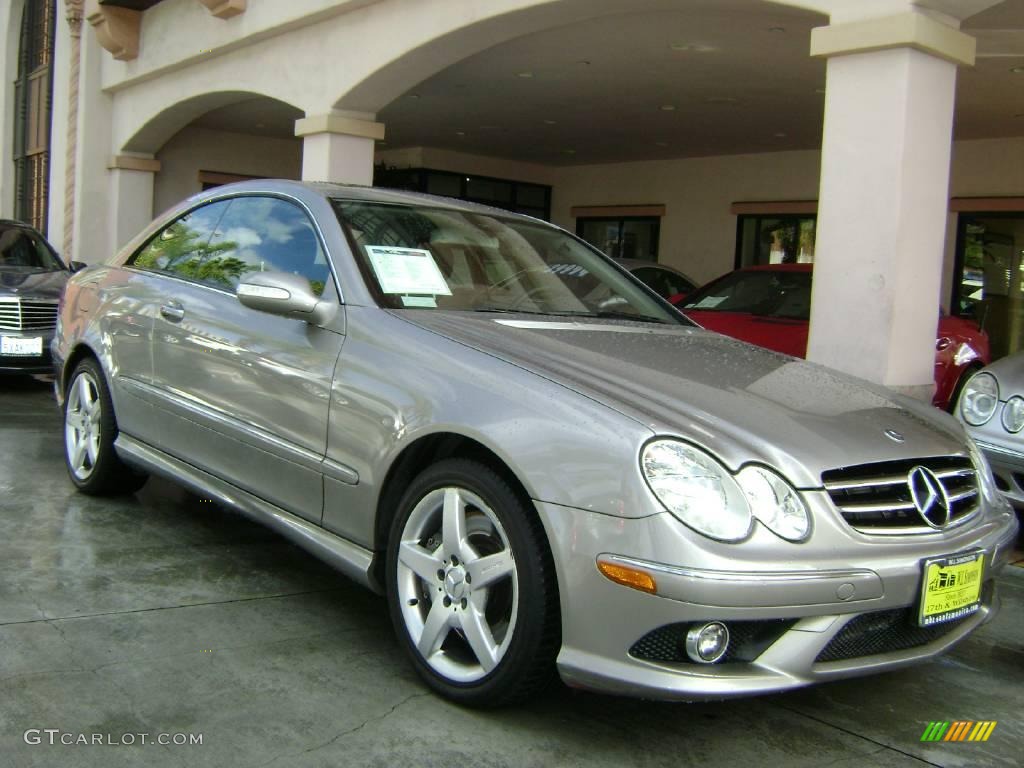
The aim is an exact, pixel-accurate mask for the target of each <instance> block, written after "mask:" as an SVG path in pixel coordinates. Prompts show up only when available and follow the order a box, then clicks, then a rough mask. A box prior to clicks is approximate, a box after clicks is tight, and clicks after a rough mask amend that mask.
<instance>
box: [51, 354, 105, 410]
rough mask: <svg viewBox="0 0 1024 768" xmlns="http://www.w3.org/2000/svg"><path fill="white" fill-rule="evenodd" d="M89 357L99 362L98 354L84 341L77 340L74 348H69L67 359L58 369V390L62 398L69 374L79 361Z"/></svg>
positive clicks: (66, 389) (64, 394) (66, 387)
mask: <svg viewBox="0 0 1024 768" xmlns="http://www.w3.org/2000/svg"><path fill="white" fill-rule="evenodd" d="M89 357H91V358H92V359H93V360H95V361H96V362H97V363H100V358H99V355H97V354H96V352H95V351H94V350H93V348H92V347H90V346H89V345H88V344H86V343H85V342H79V343H78V344H77V345H75V347H74V349H72V350H71V353H70V354H69V355H68V356H67V359H65V360H64V367H63V368H62V369H61V371H60V391H61V397H62V398H63V397H65V396H66V394H67V391H68V380H69V379H70V378H71V374H72V373H74V370H75V368H77V367H78V364H79V363H80V362H82V361H83V360H85V359H86V358H89ZM102 365H103V364H102V363H100V367H101V368H102Z"/></svg>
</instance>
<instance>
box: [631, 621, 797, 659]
mask: <svg viewBox="0 0 1024 768" xmlns="http://www.w3.org/2000/svg"><path fill="white" fill-rule="evenodd" d="M704 623H705V622H696V623H694V624H666V625H665V626H663V627H658V628H657V629H655V630H652V631H650V632H648V633H647V634H646V635H644V636H643V637H641V638H640V639H639V640H637V641H636V642H635V643H633V647H632V648H630V649H629V655H630V656H632V657H633V658H635V659H642V660H644V661H668V662H674V663H679V662H686V663H690V664H692V663H694V662H693V660H692V659H690V657H689V656H687V655H686V633H687V632H688V631H689V630H690V628H691V627H698V626H701V625H702V624H704ZM722 623H723V624H725V626H726V627H728V629H729V647H728V648H727V649H726V652H725V655H724V656H723V657H722V658H721V659H719V660H718V661H717V662H715V663H716V664H723V663H727V662H750V661H753V660H754V659H756V658H757V657H758V656H760V655H761V654H762V653H764V651H765V650H766V649H767V648H768V646H770V645H771V644H772V643H774V642H775V641H776V640H778V639H779V638H780V637H782V635H783V634H785V633H786V632H787V631H788V630H789V628H790V627H792V626H793V625H794V624H795V623H796V620H795V619H769V620H765V621H726V622H722Z"/></svg>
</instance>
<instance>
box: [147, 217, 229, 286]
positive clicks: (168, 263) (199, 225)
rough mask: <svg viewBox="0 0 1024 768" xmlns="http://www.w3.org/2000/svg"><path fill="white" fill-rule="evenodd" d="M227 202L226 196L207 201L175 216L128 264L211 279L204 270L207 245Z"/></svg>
mask: <svg viewBox="0 0 1024 768" xmlns="http://www.w3.org/2000/svg"><path fill="white" fill-rule="evenodd" d="M229 203H230V201H227V200H221V201H219V202H216V203H210V204H209V205H204V206H202V207H201V208H196V209H194V210H192V211H189V212H188V213H186V214H185V215H184V216H181V217H179V218H177V219H175V220H174V221H173V222H171V223H170V224H168V225H167V226H166V227H164V228H163V229H162V230H160V232H158V233H157V235H156V236H155V237H154V238H153V239H152V240H150V241H149V242H148V243H146V245H145V246H144V247H143V248H142V249H141V250H140V251H138V252H137V253H136V254H135V255H134V256H132V257H131V258H130V259H129V260H128V262H127V265H128V266H132V267H137V268H139V269H148V270H152V271H154V272H164V273H166V274H169V275H173V276H175V277H181V278H184V279H186V280H196V281H199V282H210V281H209V280H207V279H206V278H205V276H204V274H203V265H204V263H205V262H206V260H207V255H208V251H207V246H208V244H209V242H210V238H211V237H212V236H213V233H214V230H215V229H216V228H217V223H218V222H219V221H220V219H221V217H223V215H224V213H225V212H226V211H227V209H228V205H229ZM221 287H223V286H221Z"/></svg>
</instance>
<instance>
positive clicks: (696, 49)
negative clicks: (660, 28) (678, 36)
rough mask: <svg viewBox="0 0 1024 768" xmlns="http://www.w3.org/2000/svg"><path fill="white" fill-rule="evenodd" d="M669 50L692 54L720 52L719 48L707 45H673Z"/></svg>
mask: <svg viewBox="0 0 1024 768" xmlns="http://www.w3.org/2000/svg"><path fill="white" fill-rule="evenodd" d="M669 48H671V49H672V50H673V51H689V52H691V53H711V52H712V51H717V50H718V47H717V46H714V45H707V44H705V43H672V45H670V46H669Z"/></svg>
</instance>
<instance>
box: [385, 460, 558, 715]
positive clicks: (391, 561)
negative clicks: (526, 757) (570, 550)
mask: <svg viewBox="0 0 1024 768" xmlns="http://www.w3.org/2000/svg"><path fill="white" fill-rule="evenodd" d="M387 587H388V597H389V603H390V608H391V618H392V622H393V623H394V626H395V631H396V632H397V633H398V636H399V639H400V641H402V644H403V645H404V646H405V648H406V650H407V652H408V653H409V655H410V657H411V658H412V661H413V664H414V665H415V667H416V670H417V671H418V672H419V674H420V675H421V676H422V677H423V679H424V680H425V681H426V682H427V684H428V685H430V687H431V688H433V689H434V690H435V691H437V692H438V693H440V694H442V695H443V696H446V697H447V698H450V699H452V700H454V701H457V702H460V703H463V704H471V705H475V706H483V707H494V706H502V705H506V704H510V703H513V702H515V701H519V700H522V699H523V698H525V697H526V696H528V695H529V694H530V693H532V692H534V691H536V690H538V689H539V688H540V687H541V686H543V685H544V684H546V683H547V682H548V680H549V679H550V677H551V673H552V671H553V669H554V659H555V655H556V653H557V651H558V644H559V618H558V594H557V587H556V585H555V578H554V568H553V565H552V562H551V555H550V552H549V550H548V548H547V542H546V539H545V538H544V533H543V529H542V528H541V525H540V522H539V520H538V519H537V517H536V512H535V511H534V510H533V509H532V507H531V506H530V505H529V502H528V501H526V500H524V499H522V498H520V495H518V494H517V493H515V491H513V490H512V488H511V487H510V486H509V484H508V483H507V482H506V481H505V480H504V479H503V478H502V477H501V476H499V475H498V474H497V473H495V472H494V471H493V470H491V469H490V468H488V467H486V466H483V465H481V464H478V463H476V462H473V461H466V460H461V459H450V460H446V461H443V462H440V463H438V464H436V465H434V466H433V467H430V468H429V469H427V470H425V471H424V472H423V473H422V474H421V475H420V476H419V477H417V478H416V480H414V481H413V483H412V484H411V485H410V487H409V489H408V490H407V491H406V493H405V496H404V497H403V500H402V502H401V503H400V505H399V509H398V513H397V515H396V517H395V521H394V524H393V525H392V529H391V536H390V538H389V546H388V560H387Z"/></svg>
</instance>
